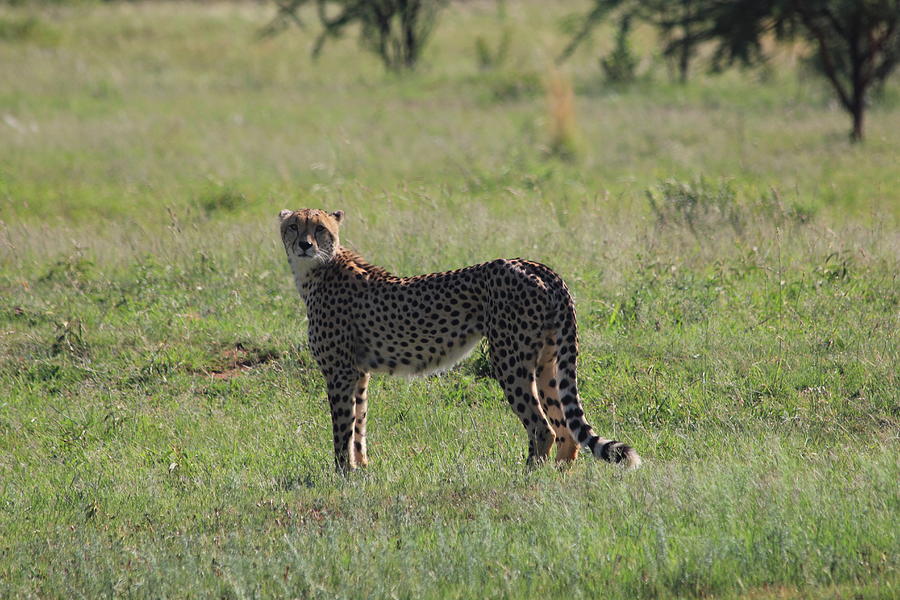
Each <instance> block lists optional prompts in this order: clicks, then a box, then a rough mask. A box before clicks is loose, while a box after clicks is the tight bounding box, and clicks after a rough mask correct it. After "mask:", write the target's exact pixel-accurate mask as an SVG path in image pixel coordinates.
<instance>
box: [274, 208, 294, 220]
mask: <svg viewBox="0 0 900 600" xmlns="http://www.w3.org/2000/svg"><path fill="white" fill-rule="evenodd" d="M292 214H294V211H292V210H288V209H284V210H283V211H281V212H280V213H278V220H279V221H284V220H285V219H287V218H288V217H289V216H291V215H292Z"/></svg>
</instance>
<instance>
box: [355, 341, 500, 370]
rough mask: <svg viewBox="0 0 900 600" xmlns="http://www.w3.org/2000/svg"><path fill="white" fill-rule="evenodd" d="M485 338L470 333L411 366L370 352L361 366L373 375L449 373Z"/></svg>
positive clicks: (390, 357) (382, 354)
mask: <svg viewBox="0 0 900 600" xmlns="http://www.w3.org/2000/svg"><path fill="white" fill-rule="evenodd" d="M483 337H484V335H483V334H481V333H469V334H468V335H467V336H466V337H459V338H457V339H456V340H454V344H453V346H452V347H439V348H436V350H437V352H435V353H430V352H427V353H424V354H423V355H422V358H421V359H417V358H413V359H412V360H410V361H409V364H405V363H404V362H403V360H402V357H394V356H390V355H385V354H384V353H371V352H370V353H367V355H366V356H365V357H363V358H362V360H361V361H360V363H361V365H360V366H361V367H362V368H364V369H366V370H368V371H370V372H372V373H389V374H391V375H403V376H407V377H410V376H414V375H434V374H437V373H442V372H444V371H448V370H449V369H450V368H451V367H453V365H455V364H456V363H458V362H459V361H461V360H462V359H464V358H465V357H466V356H468V355H469V353H471V352H472V350H473V349H474V348H475V346H477V345H478V342H480V341H481V339H482V338H483Z"/></svg>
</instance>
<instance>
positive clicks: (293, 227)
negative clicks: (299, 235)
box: [288, 223, 297, 231]
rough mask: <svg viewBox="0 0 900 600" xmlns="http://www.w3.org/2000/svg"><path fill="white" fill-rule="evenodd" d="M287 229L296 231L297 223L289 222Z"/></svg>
mask: <svg viewBox="0 0 900 600" xmlns="http://www.w3.org/2000/svg"><path fill="white" fill-rule="evenodd" d="M288 229H289V230H291V231H297V224H296V223H291V224H290V225H288Z"/></svg>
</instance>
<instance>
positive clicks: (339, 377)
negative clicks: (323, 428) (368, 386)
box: [322, 367, 367, 472]
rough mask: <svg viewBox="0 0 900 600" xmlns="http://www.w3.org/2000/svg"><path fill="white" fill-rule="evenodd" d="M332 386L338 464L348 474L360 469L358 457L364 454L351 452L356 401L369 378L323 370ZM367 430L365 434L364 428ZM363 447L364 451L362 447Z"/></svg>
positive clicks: (348, 371)
mask: <svg viewBox="0 0 900 600" xmlns="http://www.w3.org/2000/svg"><path fill="white" fill-rule="evenodd" d="M322 370H323V371H324V372H325V373H326V374H327V375H326V383H327V386H328V404H329V405H330V406H331V433H332V436H333V438H334V463H335V466H336V467H337V470H338V471H340V472H346V471H350V470H353V469H355V468H356V467H357V464H358V461H357V458H358V457H359V456H360V454H362V455H363V456H364V455H365V454H364V452H363V453H357V452H356V451H351V446H352V445H353V444H351V442H352V441H353V438H354V436H355V432H354V425H355V423H356V408H355V407H356V402H355V398H356V395H357V389H358V383H359V381H360V380H361V379H363V378H364V377H366V378H367V375H365V374H364V373H360V372H359V371H358V370H356V369H354V368H351V367H345V368H340V367H338V368H334V367H332V368H330V369H324V368H323V369H322ZM363 431H365V430H364V429H363ZM361 448H364V447H362V446H361Z"/></svg>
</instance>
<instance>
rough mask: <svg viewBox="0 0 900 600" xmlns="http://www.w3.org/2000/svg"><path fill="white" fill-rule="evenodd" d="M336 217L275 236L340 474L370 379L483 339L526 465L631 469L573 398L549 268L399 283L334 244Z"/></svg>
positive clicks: (305, 218)
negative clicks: (587, 458) (587, 461)
mask: <svg viewBox="0 0 900 600" xmlns="http://www.w3.org/2000/svg"><path fill="white" fill-rule="evenodd" d="M343 216H344V214H343V212H342V211H337V212H333V213H326V212H324V211H321V210H317V209H303V210H299V211H288V210H285V211H282V212H281V215H280V219H281V236H282V241H283V243H284V247H285V251H286V252H287V256H288V262H289V264H290V266H291V270H292V272H293V275H294V281H295V283H296V285H297V290H298V291H299V292H300V296H301V297H302V298H303V300H304V301H305V302H306V306H307V312H308V317H309V346H310V349H311V351H312V353H313V356H315V358H316V361H317V362H318V364H319V367H320V368H321V370H322V374H323V375H324V377H325V381H326V384H327V389H328V401H329V404H330V406H331V417H332V437H333V440H334V454H335V462H336V465H337V468H338V469H339V470H347V469H353V468H355V467H357V466H362V465H365V464H367V462H368V455H367V451H366V413H367V410H368V406H367V404H368V399H367V386H368V382H369V375H370V373H389V374H393V375H421V374H429V373H434V372H437V371H442V370H445V369H448V368H450V367H451V366H452V365H453V364H455V363H456V362H457V361H459V360H460V359H461V358H463V357H464V356H465V355H466V354H467V353H468V352H469V351H470V350H472V348H473V347H474V346H475V345H477V344H478V342H479V341H480V340H481V339H483V338H485V337H486V338H487V340H488V343H489V345H490V355H491V365H492V367H493V372H494V376H495V378H496V379H497V381H498V382H499V383H500V386H501V387H502V388H503V392H504V395H505V396H506V399H507V401H508V402H509V405H510V406H511V407H512V409H513V411H514V412H515V413H516V415H517V416H518V417H519V419H520V420H521V421H522V424H523V425H524V426H525V430H526V431H527V432H528V461H529V462H535V461H542V460H544V459H546V458H547V456H548V455H549V452H550V448H551V446H552V445H553V443H554V442H556V445H557V452H556V460H557V461H571V460H574V459H575V457H576V456H577V454H578V450H579V448H582V447H583V448H586V449H588V450H589V451H590V452H591V453H592V454H594V456H596V457H598V458H601V459H603V460H606V461H609V462H613V463H624V464H625V465H626V466H628V467H630V468H633V467H636V466H638V465H639V464H640V457H639V456H638V454H637V453H636V452H635V451H634V450H633V449H632V448H631V447H629V446H627V445H625V444H623V443H621V442H617V441H615V440H608V439H605V438H602V437H600V436H598V435H597V434H596V433H594V430H593V429H592V428H591V426H590V425H588V423H587V421H586V420H585V417H584V410H583V408H582V404H581V400H580V398H579V396H578V391H577V377H576V364H575V363H576V359H577V356H578V340H577V334H576V330H575V306H574V304H573V302H572V297H571V295H570V294H569V291H568V288H567V287H566V284H565V283H564V282H563V281H562V279H561V278H560V277H559V276H558V275H557V274H556V273H554V272H553V271H552V270H551V269H549V268H548V267H546V266H544V265H542V264H540V263H536V262H531V261H528V260H523V259H520V258H516V259H498V260H493V261H490V262H486V263H481V264H478V265H474V266H471V267H466V268H464V269H457V270H455V271H447V272H444V273H431V274H428V275H419V276H417V277H398V276H395V275H392V274H390V273H389V272H387V271H386V270H385V269H383V268H381V267H378V266H375V265H371V264H369V263H367V262H366V261H365V260H364V259H363V258H362V257H361V256H360V255H358V254H356V253H355V252H353V251H352V250H349V249H347V248H343V247H341V245H340V242H339V235H338V228H339V225H340V222H341V221H342V220H343Z"/></svg>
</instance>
